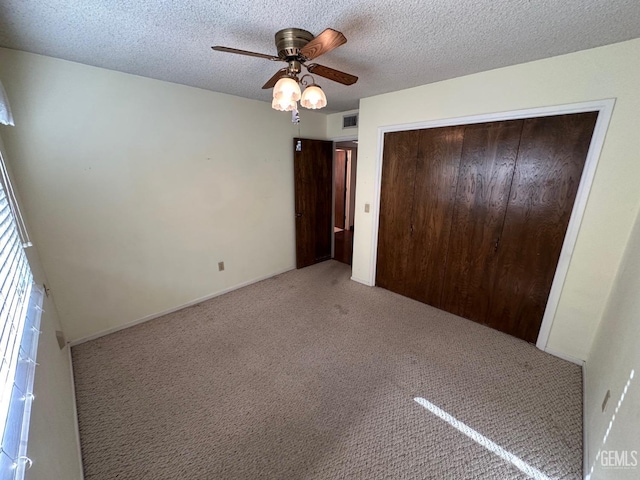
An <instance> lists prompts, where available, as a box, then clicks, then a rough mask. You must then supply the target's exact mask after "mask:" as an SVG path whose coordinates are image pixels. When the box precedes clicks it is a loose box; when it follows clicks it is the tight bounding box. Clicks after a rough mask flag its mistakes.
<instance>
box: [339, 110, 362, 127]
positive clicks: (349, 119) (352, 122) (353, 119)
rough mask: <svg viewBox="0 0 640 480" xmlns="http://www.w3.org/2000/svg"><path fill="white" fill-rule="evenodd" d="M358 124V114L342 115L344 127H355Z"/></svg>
mask: <svg viewBox="0 0 640 480" xmlns="http://www.w3.org/2000/svg"><path fill="white" fill-rule="evenodd" d="M357 126H358V114H357V113H354V114H352V115H345V116H344V117H342V128H353V127H357Z"/></svg>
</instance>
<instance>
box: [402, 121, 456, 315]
mask: <svg viewBox="0 0 640 480" xmlns="http://www.w3.org/2000/svg"><path fill="white" fill-rule="evenodd" d="M419 132H420V144H419V149H418V159H417V163H416V172H415V193H414V201H413V215H412V226H411V239H412V241H411V245H410V249H409V262H408V264H407V267H406V269H405V278H406V288H405V291H406V293H405V295H407V296H408V297H411V298H414V299H416V300H419V301H421V302H425V303H428V304H429V305H433V306H434V307H440V298H441V295H442V282H443V279H444V272H445V267H446V258H447V248H448V244H449V234H450V229H451V217H452V214H453V206H454V203H455V198H456V184H457V182H458V168H459V165H460V154H461V151H462V141H463V138H464V127H444V128H432V129H427V130H420V131H419Z"/></svg>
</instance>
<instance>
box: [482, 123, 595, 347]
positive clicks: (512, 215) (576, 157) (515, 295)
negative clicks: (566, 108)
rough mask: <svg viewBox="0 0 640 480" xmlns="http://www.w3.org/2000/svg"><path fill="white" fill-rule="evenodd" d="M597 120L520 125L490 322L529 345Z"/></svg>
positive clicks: (532, 340) (548, 286)
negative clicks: (519, 137) (516, 157)
mask: <svg viewBox="0 0 640 480" xmlns="http://www.w3.org/2000/svg"><path fill="white" fill-rule="evenodd" d="M597 117H598V114H597V112H589V113H582V114H574V115H561V116H555V117H543V118H532V119H527V120H525V122H524V128H523V132H522V139H521V140H520V149H519V152H518V159H517V161H516V166H515V173H514V176H513V183H512V187H511V194H510V197H509V205H508V207H507V212H506V216H505V222H504V229H503V231H502V237H501V238H500V245H499V248H498V260H497V262H498V267H497V268H498V277H497V278H496V279H495V282H494V286H493V291H492V296H491V307H490V311H489V315H488V316H487V319H488V324H489V325H490V326H492V327H494V328H497V329H498V330H502V331H503V332H506V333H510V334H511V335H514V336H516V337H520V338H522V339H524V340H527V341H529V342H535V341H536V338H537V337H538V332H539V330H540V324H541V323H542V317H543V315H544V310H545V308H546V305H547V299H548V297H549V291H550V290H551V284H552V282H553V277H554V275H555V272H556V268H557V264H558V259H559V257H560V251H561V249H562V244H563V242H564V237H565V233H566V231H567V226H568V225H569V217H570V216H571V211H572V210H573V203H574V201H575V197H576V193H577V191H578V185H579V183H580V178H581V176H582V171H583V168H584V163H585V160H586V158H587V152H588V150H589V145H590V143H591V136H592V134H593V129H594V127H595V123H596V119H597Z"/></svg>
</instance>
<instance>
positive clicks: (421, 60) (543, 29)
mask: <svg viewBox="0 0 640 480" xmlns="http://www.w3.org/2000/svg"><path fill="white" fill-rule="evenodd" d="M288 27H297V28H303V29H305V30H309V31H310V32H312V33H313V34H315V35H317V34H319V33H320V32H321V31H322V30H324V29H325V28H326V27H332V28H335V29H338V30H340V31H342V32H343V33H344V34H345V35H346V37H347V39H348V43H347V44H346V45H344V46H342V47H340V48H338V49H337V50H334V51H333V52H330V53H328V54H327V55H324V56H322V57H320V58H319V59H318V63H321V64H324V65H327V66H329V67H332V68H337V69H339V70H344V71H346V72H349V73H352V74H354V75H357V76H359V77H360V80H359V81H358V83H357V84H356V85H353V86H351V87H346V86H342V85H339V84H336V83H334V82H331V81H330V80H326V79H318V83H319V84H320V85H321V86H322V87H323V89H324V90H325V92H326V93H327V97H328V99H329V105H328V107H327V111H344V110H348V109H353V108H357V107H358V100H359V99H360V98H364V97H369V96H372V95H377V94H381V93H386V92H390V91H395V90H400V89H403V88H408V87H413V86H417V85H423V84H426V83H431V82H435V81H439V80H445V79H448V78H453V77H458V76H461V75H467V74H470V73H475V72H479V71H485V70H490V69H493V68H498V67H503V66H508V65H514V64H517V63H523V62H527V61H531V60H537V59H540V58H545V57H551V56H555V55H560V54H564V53H569V52H574V51H577V50H584V49H588V48H593V47H597V46H601V45H606V44H610V43H615V42H620V41H624V40H629V39H632V38H636V37H638V36H640V2H638V0H609V1H602V0H564V1H561V2H560V1H557V0H461V1H456V2H453V1H451V0H430V1H420V0H408V1H403V2H400V1H397V0H396V1H391V0H354V1H350V2H347V1H344V0H328V1H322V2H300V1H295V2H294V1H290V0H284V1H283V0H277V1H274V0H264V1H262V2H256V1H254V0H233V1H231V0H225V1H215V0H213V1H211V0H206V1H205V0H192V1H186V2H175V1H169V0H146V1H142V0H141V1H135V2H132V1H129V0H117V1H115V0H114V1H108V2H105V1H104V0H81V1H80V0H38V1H24V0H3V1H2V2H1V3H0V46H4V47H8V48H14V49H18V50H25V51H28V52H33V53H39V54H43V55H48V56H52V57H57V58H62V59H66V60H71V61H74V62H80V63H84V64H88V65H94V66H98V67H104V68H108V69H112V70H118V71H122V72H127V73H132V74H136V75H142V76H145V77H151V78H156V79H160V80H166V81H170V82H175V83H180V84H184V85H191V86H194V87H200V88H204V89H208V90H213V91H217V92H223V93H228V94H232V95H238V96H241V97H247V98H253V99H257V100H264V101H270V95H271V91H270V90H266V91H265V90H261V86H262V85H263V83H264V82H265V81H266V80H267V79H269V78H270V77H271V76H272V75H273V74H274V73H275V72H276V70H277V69H278V68H280V66H281V65H284V64H280V63H279V62H270V61H268V60H262V59H258V58H251V57H242V56H236V55H230V54H227V53H220V52H214V51H212V50H211V48H210V47H211V46H212V45H225V46H230V47H235V48H240V49H244V50H252V51H257V52H261V53H267V54H275V53H276V50H275V45H274V40H273V35H274V34H275V32H276V31H277V30H280V29H282V28H288Z"/></svg>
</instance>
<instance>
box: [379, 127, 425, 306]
mask: <svg viewBox="0 0 640 480" xmlns="http://www.w3.org/2000/svg"><path fill="white" fill-rule="evenodd" d="M419 139H420V135H419V133H418V132H417V131H415V130H412V131H406V132H390V133H386V134H385V135H384V151H383V158H384V161H383V163H382V185H381V194H380V219H379V227H378V231H379V232H380V234H379V236H378V259H377V267H376V285H378V286H379V287H382V288H386V289H387V290H391V291H392V292H396V293H399V294H401V295H407V292H406V284H407V275H406V269H407V264H408V262H409V249H410V245H411V242H412V236H411V212H412V210H413V194H414V187H415V178H416V159H417V155H418V146H419Z"/></svg>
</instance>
